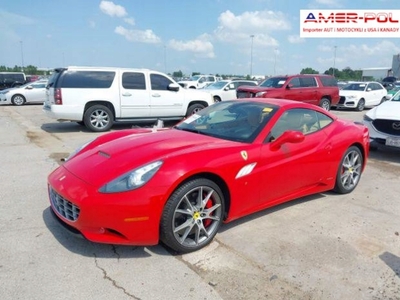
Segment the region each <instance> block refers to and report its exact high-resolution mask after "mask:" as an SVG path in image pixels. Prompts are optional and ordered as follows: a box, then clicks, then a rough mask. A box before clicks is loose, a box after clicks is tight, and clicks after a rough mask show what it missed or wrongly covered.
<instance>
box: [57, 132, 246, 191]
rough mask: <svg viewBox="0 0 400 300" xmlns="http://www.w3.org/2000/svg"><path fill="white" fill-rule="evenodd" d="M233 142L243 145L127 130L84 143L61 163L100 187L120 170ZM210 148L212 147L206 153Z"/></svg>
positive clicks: (186, 134) (181, 134)
mask: <svg viewBox="0 0 400 300" xmlns="http://www.w3.org/2000/svg"><path fill="white" fill-rule="evenodd" d="M95 142H96V140H95V141H94V143H95ZM234 144H236V145H237V146H240V145H243V144H241V143H238V142H232V141H227V140H222V139H218V138H214V137H210V136H206V135H201V134H197V133H192V132H187V131H181V130H177V129H171V130H165V131H160V132H154V133H142V134H130V135H126V136H123V137H119V138H113V139H111V140H108V141H106V142H102V143H101V144H99V145H97V146H95V147H92V148H91V147H89V146H90V145H88V148H91V149H89V150H87V151H85V150H83V151H82V152H81V153H78V154H77V155H76V156H74V157H73V158H72V159H70V160H68V161H67V162H66V163H65V164H64V167H65V168H66V169H67V170H69V171H70V172H71V173H72V174H74V175H75V176H77V177H79V178H80V179H82V180H84V181H85V182H87V183H89V184H91V185H94V186H98V187H100V186H102V185H104V184H105V183H107V182H109V181H111V180H113V179H115V178H116V177H118V176H120V175H122V174H125V173H127V172H129V171H132V170H134V169H136V168H138V167H141V166H143V165H146V164H148V163H151V162H154V161H157V160H166V159H168V158H169V157H171V156H177V155H181V156H182V157H184V156H185V155H188V154H191V153H199V152H203V151H207V150H212V149H215V148H221V147H229V146H232V145H234ZM210 152H211V153H212V152H213V151H208V152H207V153H210ZM199 155H200V154H199Z"/></svg>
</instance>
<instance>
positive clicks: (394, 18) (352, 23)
mask: <svg viewBox="0 0 400 300" xmlns="http://www.w3.org/2000/svg"><path fill="white" fill-rule="evenodd" d="M300 37H302V38H329V37H332V38H399V37H400V10H384V9H382V10H327V9H325V10H300Z"/></svg>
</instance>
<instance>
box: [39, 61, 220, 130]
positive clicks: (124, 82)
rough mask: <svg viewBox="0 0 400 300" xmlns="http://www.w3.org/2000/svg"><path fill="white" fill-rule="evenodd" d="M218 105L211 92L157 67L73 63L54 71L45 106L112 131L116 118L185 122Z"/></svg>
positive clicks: (59, 115)
mask: <svg viewBox="0 0 400 300" xmlns="http://www.w3.org/2000/svg"><path fill="white" fill-rule="evenodd" d="M213 103H214V101H213V98H212V97H211V95H210V94H209V93H206V92H204V91H196V90H187V89H184V88H182V87H181V86H180V85H179V84H177V83H176V82H175V81H174V80H173V79H172V78H170V77H169V76H168V75H166V74H163V73H160V72H157V71H151V70H145V69H123V68H98V67H68V68H59V69H55V70H54V73H53V75H52V76H51V77H50V79H49V84H48V92H47V97H46V101H45V103H44V105H43V110H44V112H45V113H46V114H47V115H48V116H49V117H51V118H54V119H57V120H61V121H65V120H67V121H75V122H78V123H80V124H84V125H85V126H86V127H87V128H88V129H90V130H92V131H107V130H109V129H110V128H111V127H112V125H113V124H114V123H117V122H131V123H132V122H138V121H156V120H181V119H182V118H184V117H188V116H190V115H192V114H193V113H195V112H197V111H199V110H201V109H203V108H204V107H207V106H209V105H211V104H213Z"/></svg>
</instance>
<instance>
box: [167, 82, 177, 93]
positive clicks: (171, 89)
mask: <svg viewBox="0 0 400 300" xmlns="http://www.w3.org/2000/svg"><path fill="white" fill-rule="evenodd" d="M179 87H180V85H179V84H177V83H170V84H169V86H168V89H169V90H170V91H173V92H177V91H179Z"/></svg>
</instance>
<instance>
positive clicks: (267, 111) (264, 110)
mask: <svg viewBox="0 0 400 300" xmlns="http://www.w3.org/2000/svg"><path fill="white" fill-rule="evenodd" d="M262 111H263V112H265V113H270V112H271V111H272V108H271V107H265V108H264V109H263V110H262Z"/></svg>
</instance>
